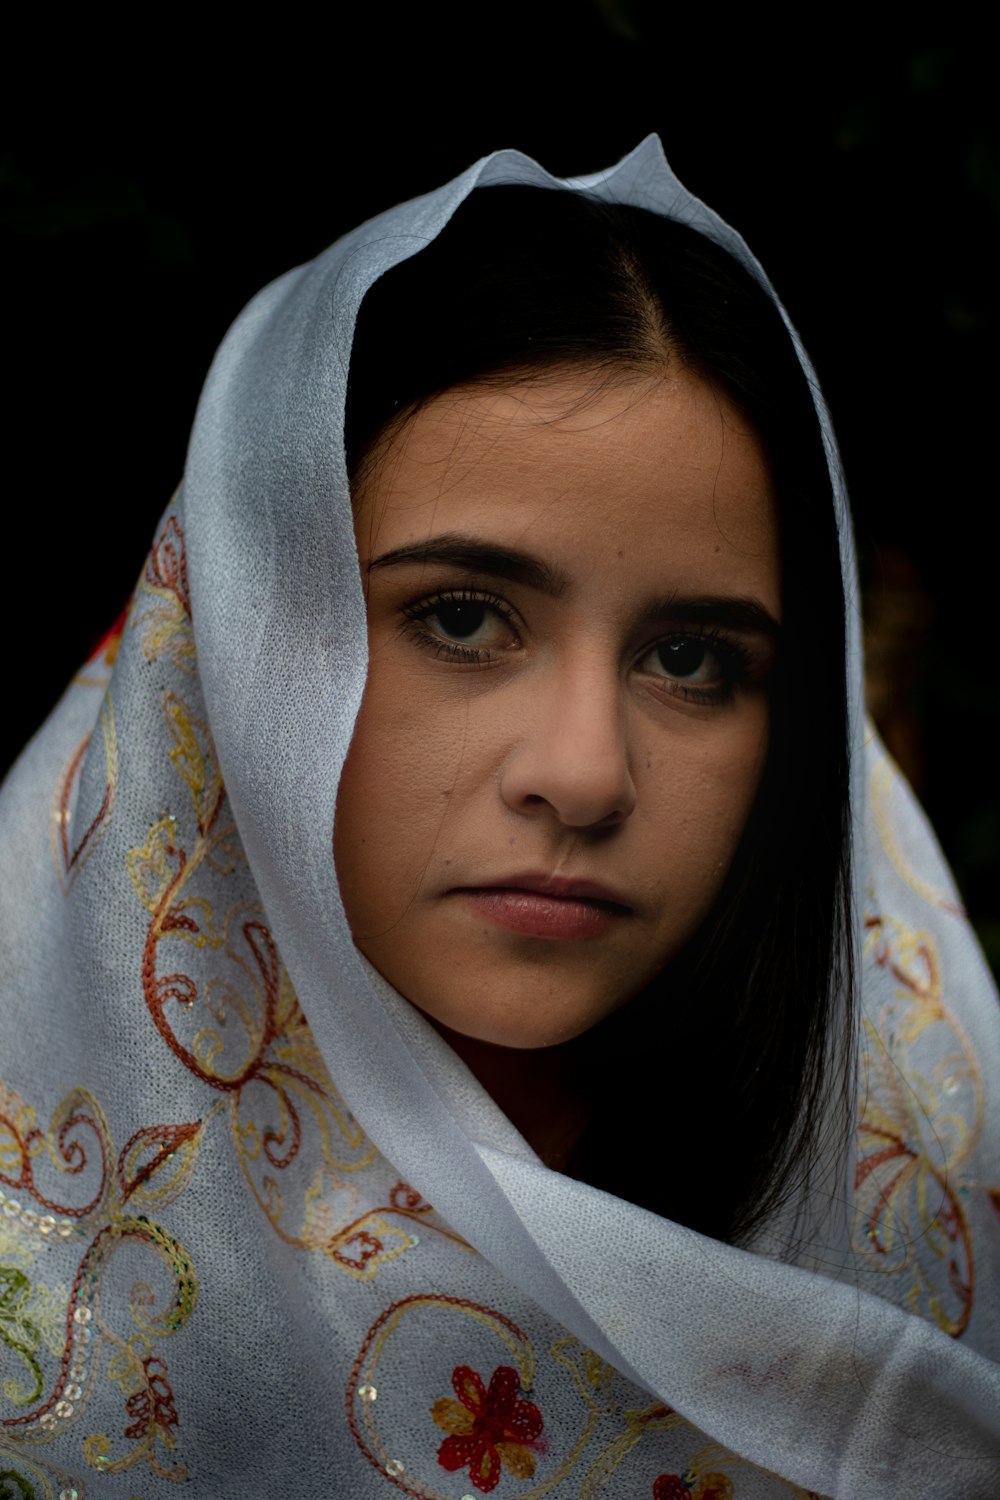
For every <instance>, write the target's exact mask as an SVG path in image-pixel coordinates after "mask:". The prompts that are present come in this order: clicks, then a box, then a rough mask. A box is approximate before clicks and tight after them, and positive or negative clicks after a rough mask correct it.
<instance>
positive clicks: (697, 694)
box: [402, 588, 754, 704]
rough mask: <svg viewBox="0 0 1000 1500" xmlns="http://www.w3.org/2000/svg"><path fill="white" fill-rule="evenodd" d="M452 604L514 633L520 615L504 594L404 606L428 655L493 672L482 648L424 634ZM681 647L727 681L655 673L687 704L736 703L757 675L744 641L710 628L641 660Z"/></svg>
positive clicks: (651, 648) (445, 595)
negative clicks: (707, 660)
mask: <svg viewBox="0 0 1000 1500" xmlns="http://www.w3.org/2000/svg"><path fill="white" fill-rule="evenodd" d="M449 604H481V605H484V606H486V607H487V608H489V609H491V610H493V611H494V612H495V613H496V614H497V615H498V616H499V617H500V618H501V619H502V620H504V621H505V622H506V623H507V624H508V625H510V626H511V628H512V630H513V629H514V626H515V621H516V619H517V615H516V613H515V611H514V610H513V609H512V608H511V606H510V605H509V604H508V603H507V601H506V599H503V598H501V597H500V596H499V595H498V594H492V593H490V592H489V591H488V590H484V589H476V588H460V589H448V590H445V591H443V592H442V593H438V594H431V595H429V596H427V597H426V598H423V599H419V600H416V601H415V602H414V603H413V604H408V605H406V606H404V608H403V610H402V614H403V617H404V620H405V627H404V628H405V629H406V630H407V632H408V633H409V634H411V635H412V636H413V638H414V640H415V641H416V642H417V644H418V645H419V646H421V647H422V648H423V649H425V650H429V651H431V652H432V653H433V655H434V656H436V657H438V658H439V659H441V658H444V659H445V660H448V661H453V662H457V663H459V664H460V665H464V666H471V667H485V666H489V665H490V664H491V663H492V662H494V661H495V660H496V655H495V651H494V650H493V649H491V648H489V647H482V646H463V645H461V644H460V643H459V642H458V641H448V640H445V639H443V638H442V637H441V636H439V635H435V634H433V633H432V632H431V631H430V630H427V629H424V628H423V622H424V621H425V620H430V619H433V617H434V616H435V615H436V614H437V613H438V611H439V610H441V609H442V608H444V607H446V606H447V605H449ZM680 641H696V642H698V643H699V644H700V645H703V646H705V647H706V649H708V650H709V651H711V652H712V654H713V655H714V656H715V658H716V660H717V662H718V665H719V676H720V679H721V680H720V681H719V683H718V684H715V685H708V686H698V685H697V684H693V683H687V682H684V680H683V679H681V678H670V677H669V676H667V675H666V674H664V675H663V676H662V677H661V674H659V673H655V672H651V673H649V674H647V675H649V676H651V677H654V678H657V677H659V678H660V680H661V681H663V682H665V683H666V682H669V683H670V684H671V686H670V688H669V690H668V691H669V693H670V696H672V697H679V698H682V699H683V700H684V701H685V702H688V703H699V704H717V703H728V702H729V701H731V699H732V698H733V695H734V693H735V691H736V689H737V688H738V687H739V686H741V684H743V683H744V682H746V681H748V680H749V678H750V677H751V675H752V672H753V665H754V661H753V655H752V653H751V651H750V650H749V648H748V647H747V646H746V645H745V644H744V643H743V641H741V640H738V639H734V638H733V637H731V636H728V635H724V634H723V633H722V632H721V631H719V630H718V629H715V628H712V627H707V626H693V627H691V628H689V629H684V630H675V631H672V632H670V633H669V634H668V635H665V636H663V637H662V638H661V639H660V640H658V641H653V642H652V643H651V644H650V645H648V646H647V647H645V648H644V650H643V651H642V653H641V654H640V656H639V658H638V660H639V661H644V660H645V659H646V658H647V657H649V656H651V655H652V654H653V653H654V652H655V651H658V650H659V649H660V647H662V646H666V645H668V644H670V643H671V642H680Z"/></svg>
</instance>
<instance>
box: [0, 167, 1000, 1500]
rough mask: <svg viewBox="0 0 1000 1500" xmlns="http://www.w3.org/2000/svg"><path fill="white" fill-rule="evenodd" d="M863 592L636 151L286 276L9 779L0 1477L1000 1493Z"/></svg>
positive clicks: (991, 1016)
mask: <svg viewBox="0 0 1000 1500" xmlns="http://www.w3.org/2000/svg"><path fill="white" fill-rule="evenodd" d="M355 325H356V328H355ZM854 610H855V590H854V580H853V564H852V555H851V544H850V534H849V526H848V521H847V516H846V510H845V504H844V498H843V494H842V489H841V484H840V478H839V471H838V468H837V464H836V455H835V449H834V446H833V440H832V436H831V433H830V430H829V425H828V423H827V421H826V418H825V414H824V412H823V410H822V406H821V403H819V401H818V398H815V397H814V382H813V380H812V377H811V372H810V371H809V368H808V365H807V364H806V363H805V360H804V356H802V355H801V352H800V351H798V350H797V346H796V344H795V342H794V338H793V336H792V335H791V334H790V333H789V331H788V330H787V328H786V326H785V324H784V322H783V319H782V315H781V312H780V308H779V306H778V304H777V303H776V301H775V300H774V297H773V294H772V293H771V291H770V288H769V286H768V284H767V283H766V281H765V280H764V278H763V275H762V273H761V272H760V270H759V268H758V267H757V266H756V263H755V262H754V261H753V260H752V258H751V257H750V256H749V253H748V252H747V251H746V248H745V247H744V246H743V244H742V242H741V241H740V240H739V239H738V237H737V236H735V235H734V234H733V233H732V231H730V230H728V229H727V228H726V227H725V226H724V225H722V224H721V223H720V222H719V221H718V220H717V219H715V218H714V216H712V215H711V214H710V213H709V211H708V210H706V209H705V208H704V207H703V206H702V205H700V204H699V203H697V201H696V200H694V199H692V198H691V197H690V196H689V195H688V194H687V193H686V192H685V191H684V190H683V189H682V188H681V187H680V185H679V184H678V183H677V182H676V180H675V179H674V178H673V177H672V175H671V174H670V172H669V169H668V168H667V167H666V164H665V163H664V161H663V159H662V156H661V154H660V152H659V147H658V145H657V143H656V142H654V141H648V142H646V143H645V144H644V145H643V146H642V147H640V148H639V149H638V151H637V152H635V153H633V155H632V156H631V157H629V158H627V159H626V161H624V162H623V163H621V165H620V166H619V167H618V168H616V169H615V170H614V171H613V172H610V173H608V174H605V175H602V176H600V177H597V178H594V179H590V180H588V181H586V182H578V183H573V184H560V183H555V182H553V181H552V180H551V179H549V178H548V177H546V175H545V174H544V172H542V170H541V169H540V168H538V167H537V166H535V165H534V164H533V163H531V162H529V161H527V160H526V159H524V158H522V157H519V156H517V155H515V154H513V153H505V154H502V155H500V156H498V157H494V158H491V159H490V160H489V161H487V162H485V163H480V164H479V166H478V167H476V168H473V169H472V170H471V171H470V172H469V173H467V174H466V175H465V176H464V177H463V178H461V179H459V180H458V181H457V182H455V183H452V184H450V185H449V186H447V187H446V188H443V189H442V190H441V191H440V192H438V193H436V194H433V195H431V196H430V197H429V198H426V199H423V200H421V201H419V202H417V203H415V204H411V205H407V206H405V207H403V208H401V209H397V210H394V211H392V212H391V213H389V214H387V215H384V216H383V217H382V218H381V219H379V220H376V221H374V222H373V223H371V224H369V225H366V226H363V227H362V228H361V229H360V230H358V231H357V232H356V233H355V234H354V235H351V236H348V237H347V239H346V240H344V241H341V242H340V244H338V245H337V246H335V247H334V248H333V249H332V250H331V251H329V252H328V253H327V254H326V255H325V256H322V257H320V258H319V260H317V261H316V262H314V263H313V264H312V265H311V266H307V267H304V268H302V269H301V270H299V271H296V272H293V273H291V274H290V275H289V276H287V277H285V278H283V279H282V280H281V281H279V282H278V283H276V284H275V285H274V286H273V287H271V288H268V289H267V290H266V291H265V292H264V293H262V294H261V296H260V297H259V298H257V299H256V301H255V302H254V303H253V304H252V305H251V307H250V308H249V309H248V310H247V312H246V313H245V314H244V315H243V317H242V318H241V319H240V320H239V321H238V322H237V324H236V325H235V327H234V329H233V330H232V332H231V334H230V335H229V337H228V338H227V340H226V343H225V344H224V346H223V348H222V350H221V351H220V354H219V357H218V359H217V361H216V364H215V366H214V367H213V371H212V373H211V375H210V377H209V380H208V383H207V386H206V390H205V394H204V397H203V400H202V404H201V407H200V409H199V414H198V419H197V422H196V425H195V430H194V434H193V438H192V444H191V450H190V455H189V463H188V468H187V472H186V475H185V480H184V485H183V489H182V491H181V492H180V493H179V495H178V497H177V498H176V500H175V502H174V503H173V504H172V505H171V507H170V509H169V510H168V513H167V516H166V518H165V520H164V523H163V526H162V528H161V531H160V533H159V535H158V537H157V539H156V541H155V544H154V547H153V550H152V552H151V554H150V558H149V562H148V564H147V567H146V569H145V571H144V574H143V577H142V579H141V580H140V583H139V586H138V588H137V591H136V595H135V598H134V600H133V603H132V606H131V609H130V611H129V616H128V620H127V623H126V625H125V628H124V631H123V633H122V635H121V637H120V640H116V641H115V642H113V643H111V644H109V646H108V648H107V649H106V650H105V651H104V652H103V653H101V654H100V655H99V656H98V657H97V658H96V659H95V660H94V661H92V662H91V663H88V665H87V667H86V669H85V670H84V672H83V673H82V674H81V676H80V678H79V679H78V680H77V682H76V683H75V684H74V686H73V688H72V689H71V691H70V693H69V694H68V695H67V696H66V698H65V699H64V700H63V702H62V704H61V705H60V706H59V708H58V710H57V711H56V714H55V715H54V716H53V718H52V719H51V720H50V721H49V724H48V725H47V726H46V727H45V729H44V730H43V731H42V733H41V734H40V735H39V736H38V737H37V738H36V740H35V741H34V742H33V743H32V745H31V746H29V748H28V750H27V751H26V752H25V755H24V756H23V757H22V760H21V761H20V763H19V765H18V766H17V768H16V769H15V771H14V773H13V774H12V776H11V778H10V780H9V782H8V784H7V788H6V790H5V793H4V801H3V810H2V819H3V822H2V830H3V838H4V847H5V849H6V851H7V858H8V861H9V867H10V869H11V872H12V875H14V874H16V878H11V879H9V880H8V882H7V883H6V884H5V888H4V893H3V898H2V899H3V902H4V906H3V912H2V921H3V932H4V939H3V985H4V1021H3V1026H4V1031H5V1038H4V1043H5V1050H4V1062H3V1066H2V1081H3V1092H2V1094H0V1191H2V1192H3V1195H4V1198H3V1203H2V1205H0V1206H2V1207H3V1209H4V1211H5V1217H4V1218H3V1219H2V1220H0V1225H2V1226H3V1227H2V1229H0V1318H2V1321H0V1337H2V1338H3V1343H4V1349H3V1351H2V1355H3V1357H4V1358H5V1359H6V1361H7V1365H6V1368H5V1371H4V1377H5V1381H4V1385H3V1387H2V1389H3V1399H4V1403H5V1406H4V1409H3V1411H2V1421H3V1424H4V1425H3V1427H2V1429H0V1432H2V1437H0V1442H2V1444H3V1445H4V1446H3V1453H4V1459H3V1463H4V1465H6V1472H5V1475H4V1477H5V1479H6V1481H7V1483H8V1485H15V1484H16V1485H17V1486H19V1487H20V1493H24V1494H49V1493H51V1494H64V1495H72V1494H74V1493H76V1494H79V1495H82V1494H87V1495H91V1494H94V1495H100V1496H104V1495H108V1496H111V1495H118V1494H123V1495H130V1494H133V1493H142V1494H143V1495H145V1496H153V1495H156V1496H160V1495H167V1494H170V1493H173V1486H174V1485H175V1484H176V1483H177V1482H178V1481H181V1480H188V1481H189V1482H190V1485H191V1487H192V1493H195V1494H199V1495H205V1496H211V1497H217V1496H229V1495H233V1496H236V1495H237V1494H244V1493H246V1492H247V1490H248V1489H253V1490H254V1491H255V1492H256V1493H260V1494H264V1495H268V1496H271V1495H274V1496H277V1495H285V1494H313V1493H323V1492H329V1493H333V1494H336V1495H344V1496H351V1497H354V1496H363V1495H372V1496H375V1495H378V1494H383V1493H384V1494H389V1493H390V1492H391V1491H392V1490H393V1489H396V1490H402V1491H403V1493H406V1494H410V1495H417V1496H444V1497H451V1500H462V1497H465V1496H469V1495H478V1494H486V1493H496V1494H497V1495H498V1496H502V1497H505V1496H515V1495H516V1496H523V1497H527V1496H541V1495H565V1496H586V1497H594V1500H596V1497H598V1496H615V1497H617V1496H628V1497H632V1496H645V1497H648V1496H652V1497H654V1500H667V1497H670V1500H678V1497H679V1500H684V1497H686V1496H689V1495H693V1496H695V1497H697V1500H709V1497H711V1496H714V1497H717V1500H721V1497H730V1496H739V1497H740V1500H742V1497H744V1496H750V1497H752V1496H758V1495H759V1496H769V1495H781V1494H795V1493H798V1494H802V1493H808V1492H812V1493H814V1494H820V1495H831V1496H834V1495H835V1496H845V1497H846V1496H851V1497H855V1496H862V1495H871V1496H876V1495H877V1496H879V1497H880V1500H881V1497H887V1496H900V1497H902V1496H904V1495H905V1496H907V1497H909V1496H912V1495H914V1494H922V1493H930V1492H934V1493H940V1492H944V1493H955V1494H959V1493H960V1494H963V1495H969V1496H978V1495H981V1496H987V1495H991V1494H992V1493H993V1492H994V1489H995V1483H996V1478H997V1473H998V1465H1000V1460H998V1454H1000V1369H998V1361H1000V1308H998V1305H997V1291H996V1288H997V1286H998V1285H1000V1280H998V1276H997V1269H998V1259H1000V1217H998V1213H997V1204H998V1202H1000V1117H998V1105H997V1101H996V1098H995V1097H990V1095H989V1094H988V1092H987V1087H986V1083H985V1082H984V1080H986V1081H988V1080H990V1079H991V1078H995V1077H996V1076H998V1071H997V1064H998V1062H1000V1027H998V1024H997V1015H996V1008H995V998H994V996H993V992H992V989H991V987H990V983H989V980H988V977H987V976H986V974H985V971H984V969H983V966H982V963H981V960H980V959H979V957H978V954H977V952H976V950H975V945H974V943H973V941H972V939H971V937H970V936H969V932H968V929H967V926H966V925H965V923H964V920H963V918H962V916H961V912H960V910H959V908H958V906H957V902H956V899H955V896H954V893H953V891H952V887H951V884H950V880H949V878H948V875H947V872H946V871H945V870H944V869H943V867H942V865H941V862H940V858H939V856H938V854H937V852H936V849H935V847H934V845H933V842H932V840H931V839H930V837H929V835H928V833H927V831H926V828H925V826H924V824H923V822H922V820H921V817H920V815H919V813H918V811H917V810H916V808H915V806H914V805H913V803H912V801H911V800H910V798H909V795H908V793H907V792H906V790H905V788H904V787H903V786H902V785H901V783H900V782H899V781H898V779H897V778H896V777H895V775H894V773H893V771H892V769H891V767H889V766H888V765H887V763H886V762H885V761H884V759H883V758H882V756H881V754H880V752H879V750H878V747H877V745H875V744H874V742H873V741H872V740H871V739H870V738H869V737H868V736H866V734H865V732H864V729H863V726H862V724H861V721H860V709H859V705H860V653H859V646H858V627H857V620H856V617H855V612H854ZM49 845H50V846H51V847H49ZM306 1017H308V1021H307V1020H306ZM858 1080H860V1082H859V1081H858ZM932 1486H933V1489H932V1488H931V1487H932ZM17 1492H18V1491H16V1490H12V1493H17Z"/></svg>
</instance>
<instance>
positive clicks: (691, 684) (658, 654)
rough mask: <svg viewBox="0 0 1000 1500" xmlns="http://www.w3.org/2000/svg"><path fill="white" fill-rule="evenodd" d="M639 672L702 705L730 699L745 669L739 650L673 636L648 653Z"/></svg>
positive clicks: (725, 643) (696, 637) (692, 637)
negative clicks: (673, 686)
mask: <svg viewBox="0 0 1000 1500" xmlns="http://www.w3.org/2000/svg"><path fill="white" fill-rule="evenodd" d="M639 665H640V669H641V670H642V671H644V672H648V673H650V674H651V675H652V676H654V677H659V678H661V679H662V680H663V681H664V682H665V684H666V685H667V686H670V685H671V684H675V685H676V686H675V688H674V689H672V690H675V691H677V692H679V693H680V694H681V695H682V696H685V697H689V698H691V699H695V700H697V701H699V702H718V701H720V700H722V699H724V698H727V697H729V695H730V694H731V693H732V691H733V689H734V688H735V686H736V684H737V683H738V682H739V681H740V680H741V678H742V676H743V672H744V668H745V665H746V664H745V663H744V661H743V660H742V657H741V652H740V648H739V647H738V646H736V645H735V644H734V643H730V642H729V641H717V640H713V639H706V638H705V637H703V636H699V635H672V636H668V637H667V639H666V640H665V641H660V642H659V643H658V644H657V645H655V646H653V647H652V649H651V650H649V651H647V653H646V655H645V656H644V657H643V658H642V661H641V662H640V664H639Z"/></svg>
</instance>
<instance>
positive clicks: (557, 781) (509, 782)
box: [500, 667, 636, 828]
mask: <svg viewBox="0 0 1000 1500" xmlns="http://www.w3.org/2000/svg"><path fill="white" fill-rule="evenodd" d="M522 710H523V712H524V718H523V721H522V723H521V725H520V726H519V728H520V734H519V737H518V739H517V743H516V745H515V746H514V747H513V748H512V750H511V752H510V754H509V755H508V757H507V759H506V761H505V763H504V766H503V769H502V771H501V775H500V794H501V796H502V797H503V800H504V802H506V804H507V806H508V807H510V808H511V809H512V810H513V811H514V812H517V813H521V814H522V815H527V816H534V815H535V814H537V813H539V812H541V811H543V810H544V809H545V808H548V809H550V810H551V812H553V813H554V814H555V816H556V818H557V819H558V820H559V822H560V823H562V824H563V825H564V826H565V827H567V828H596V827H608V828H610V827H613V826H614V825H615V824H618V823H623V822H624V821H625V820H626V819H627V818H628V817H629V816H630V815H631V813H632V812H633V811H634V809H635V804H636V789H635V783H634V781H633V779H632V769H631V764H630V756H629V749H628V744H627V735H626V724H625V707H624V703H623V700H622V694H621V691H620V686H619V682H618V679H617V674H615V673H614V672H612V671H605V672H603V673H602V672H599V671H597V670H595V669H594V668H593V667H581V668H580V669H578V670H577V671H575V672H573V673H572V674H570V673H563V674H562V675H561V676H560V678H559V680H558V682H555V683H554V682H551V681H546V682H540V683H539V684H538V685H537V686H536V692H535V695H534V696H533V698H532V701H531V702H530V703H525V704H523V705H522Z"/></svg>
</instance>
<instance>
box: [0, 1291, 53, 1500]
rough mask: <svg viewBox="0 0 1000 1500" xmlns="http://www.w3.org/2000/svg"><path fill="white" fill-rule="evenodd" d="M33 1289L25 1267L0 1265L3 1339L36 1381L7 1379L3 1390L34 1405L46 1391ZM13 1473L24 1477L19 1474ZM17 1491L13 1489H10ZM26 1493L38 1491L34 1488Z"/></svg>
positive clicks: (20, 1402) (13, 1398)
mask: <svg viewBox="0 0 1000 1500" xmlns="http://www.w3.org/2000/svg"><path fill="white" fill-rule="evenodd" d="M30 1293H31V1282H30V1281H29V1280H28V1278H27V1276H25V1274H24V1272H23V1271H19V1270H18V1269H17V1267H16V1266H0V1340H2V1341H3V1342H4V1343H5V1344H6V1345H7V1348H8V1349H13V1350H14V1352H15V1353H16V1354H18V1355H20V1357H21V1359H22V1360H23V1362H24V1364H25V1366H26V1367H27V1369H28V1371H29V1372H30V1374H31V1376H32V1377H33V1380H34V1384H33V1385H32V1386H31V1387H30V1389H28V1388H25V1387H23V1386H19V1385H18V1384H17V1382H16V1381H14V1380H10V1379H7V1380H5V1381H4V1383H3V1393H4V1395H5V1396H6V1397H7V1398H8V1399H9V1400H11V1401H13V1402H14V1404H15V1406H30V1405H31V1404H32V1402H33V1401H37V1400H38V1398H39V1396H40V1395H41V1394H42V1389H43V1386H44V1383H45V1382H44V1378H43V1376H42V1367H41V1365H40V1364H39V1363H38V1360H37V1359H36V1358H35V1350H36V1349H37V1348H38V1345H39V1344H40V1343H41V1341H42V1335H41V1332H40V1330H39V1328H38V1325H37V1324H36V1323H33V1322H32V1321H31V1319H30V1318H28V1317H27V1315H26V1314H27V1306H26V1304H27V1301H28V1297H29V1295H30ZM6 1477H7V1471H4V1473H3V1474H0V1479H4V1478H6ZM10 1477H13V1478H14V1479H17V1480H18V1483H19V1484H20V1483H21V1481H20V1479H19V1478H18V1476H17V1475H16V1474H13V1473H12V1474H11V1476H10ZM8 1493H9V1494H13V1491H8ZM25 1493H28V1494H30V1493H34V1492H33V1491H31V1490H28V1491H25ZM3 1494H4V1492H3V1490H0V1500H3Z"/></svg>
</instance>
